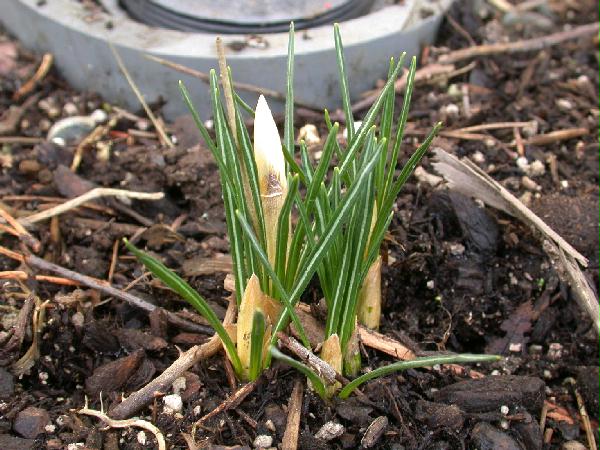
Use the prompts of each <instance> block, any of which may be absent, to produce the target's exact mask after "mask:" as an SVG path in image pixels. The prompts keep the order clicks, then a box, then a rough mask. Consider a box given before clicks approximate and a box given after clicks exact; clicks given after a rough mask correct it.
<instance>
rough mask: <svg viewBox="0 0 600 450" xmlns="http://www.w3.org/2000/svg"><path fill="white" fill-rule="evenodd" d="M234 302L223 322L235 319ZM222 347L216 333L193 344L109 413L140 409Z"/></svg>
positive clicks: (118, 414)
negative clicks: (206, 339) (202, 341)
mask: <svg viewBox="0 0 600 450" xmlns="http://www.w3.org/2000/svg"><path fill="white" fill-rule="evenodd" d="M235 311H236V304H235V300H234V299H233V297H232V298H231V299H230V300H229V305H228V306H227V311H226V312H225V318H224V319H223V324H224V325H228V324H231V323H233V321H234V319H235ZM221 347H222V343H221V339H219V337H218V336H217V335H214V336H213V337H211V338H210V339H209V340H208V341H207V342H205V343H204V344H202V345H199V346H198V345H195V346H193V347H192V348H190V349H189V350H188V351H186V352H184V353H182V354H181V355H180V356H179V358H177V359H176V360H175V361H174V362H173V364H171V365H170V366H169V367H168V368H167V369H166V370H165V371H164V372H163V373H161V374H160V375H159V376H158V377H156V378H155V379H154V380H152V381H151V382H150V383H148V384H147V385H146V386H144V387H143V388H141V389H140V390H138V391H136V392H134V393H133V394H131V395H130V396H129V397H127V398H126V399H125V400H123V401H122V402H121V403H119V404H118V405H117V406H115V407H114V408H112V410H111V411H110V415H111V416H113V417H116V418H117V419H124V418H126V417H130V416H132V415H133V414H135V413H137V412H138V411H140V410H141V409H142V408H144V407H145V406H146V405H148V404H150V403H151V402H152V400H153V399H154V394H155V393H156V392H164V391H165V390H167V389H168V388H169V386H171V385H172V384H173V382H174V381H175V380H176V379H177V378H179V377H180V376H181V374H182V373H184V372H185V371H186V370H188V369H190V368H191V367H193V366H194V365H195V364H196V363H197V362H198V361H201V360H203V359H206V358H209V357H211V356H212V355H214V354H215V353H217V352H218V351H219V350H220V349H221Z"/></svg>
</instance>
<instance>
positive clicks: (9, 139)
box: [0, 136, 46, 145]
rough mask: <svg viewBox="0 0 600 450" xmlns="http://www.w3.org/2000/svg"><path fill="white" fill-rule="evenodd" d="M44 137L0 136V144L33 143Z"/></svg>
mask: <svg viewBox="0 0 600 450" xmlns="http://www.w3.org/2000/svg"><path fill="white" fill-rule="evenodd" d="M45 140H46V139H44V138H38V137H29V136H0V144H21V145H35V144H41V143H42V142H44V141H45Z"/></svg>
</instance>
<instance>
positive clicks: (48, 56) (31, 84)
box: [13, 53, 54, 100]
mask: <svg viewBox="0 0 600 450" xmlns="http://www.w3.org/2000/svg"><path fill="white" fill-rule="evenodd" d="M53 61H54V56H52V53H44V56H42V62H41V63H40V65H39V66H38V68H37V70H36V71H35V73H34V74H33V76H32V77H31V78H30V79H29V80H27V81H26V82H25V83H24V84H23V85H22V86H21V87H20V88H19V89H18V90H17V91H16V92H15V93H14V94H13V100H19V99H20V98H21V97H23V96H25V95H27V94H29V93H30V92H31V91H33V89H34V88H35V86H36V85H37V84H38V83H39V82H40V81H42V80H43V79H44V77H45V76H46V75H48V72H49V71H50V68H51V67H52V62H53Z"/></svg>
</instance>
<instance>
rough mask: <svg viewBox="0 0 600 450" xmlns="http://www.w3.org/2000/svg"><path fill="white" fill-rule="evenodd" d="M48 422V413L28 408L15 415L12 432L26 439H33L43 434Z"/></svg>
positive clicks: (40, 409)
mask: <svg viewBox="0 0 600 450" xmlns="http://www.w3.org/2000/svg"><path fill="white" fill-rule="evenodd" d="M49 422H50V415H49V414H48V411H46V410H45V409H42V408H35V407H33V406H29V407H27V408H25V409H24V410H23V411H21V412H19V413H18V414H17V417H16V418H15V422H14V425H13V428H14V430H15V431H16V432H17V433H19V434H20V435H21V436H23V437H24V438H27V439H35V438H36V437H37V436H39V435H40V434H42V433H44V432H45V428H46V425H48V423H49Z"/></svg>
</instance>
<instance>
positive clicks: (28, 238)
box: [0, 206, 42, 253]
mask: <svg viewBox="0 0 600 450" xmlns="http://www.w3.org/2000/svg"><path fill="white" fill-rule="evenodd" d="M0 216H2V218H3V219H4V220H6V223H8V224H9V225H10V226H11V227H13V228H14V230H15V231H16V233H17V236H18V237H19V239H21V240H22V241H23V242H24V243H25V244H26V245H28V246H29V247H31V249H32V250H33V251H34V252H35V253H38V252H39V251H40V250H41V248H42V244H41V243H40V241H38V240H37V239H36V238H35V237H33V236H32V235H31V234H30V233H29V231H27V230H26V229H25V227H23V225H21V224H20V223H19V222H18V221H17V220H16V219H15V218H14V217H13V216H11V215H10V214H9V213H8V211H6V210H4V209H3V208H2V207H1V206H0Z"/></svg>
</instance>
